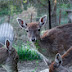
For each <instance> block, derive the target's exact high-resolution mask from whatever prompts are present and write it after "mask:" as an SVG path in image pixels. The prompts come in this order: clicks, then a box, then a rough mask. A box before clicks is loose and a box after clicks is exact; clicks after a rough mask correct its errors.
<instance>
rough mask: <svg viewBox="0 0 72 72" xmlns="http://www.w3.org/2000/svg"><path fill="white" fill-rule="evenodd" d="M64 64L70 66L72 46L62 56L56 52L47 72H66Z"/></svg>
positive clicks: (71, 62) (71, 63)
mask: <svg viewBox="0 0 72 72" xmlns="http://www.w3.org/2000/svg"><path fill="white" fill-rule="evenodd" d="M66 66H68V67H69V66H72V47H71V48H70V49H68V50H67V52H66V53H64V54H63V55H62V56H61V55H60V54H59V53H57V54H56V56H55V61H54V62H53V63H51V65H50V66H49V72H68V71H69V70H68V69H66V68H65V67H66Z"/></svg>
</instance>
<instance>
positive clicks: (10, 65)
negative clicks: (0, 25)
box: [0, 40, 18, 72]
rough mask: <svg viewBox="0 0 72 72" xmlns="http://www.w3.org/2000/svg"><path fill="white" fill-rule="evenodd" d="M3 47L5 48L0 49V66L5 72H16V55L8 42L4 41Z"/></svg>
mask: <svg viewBox="0 0 72 72" xmlns="http://www.w3.org/2000/svg"><path fill="white" fill-rule="evenodd" d="M5 46H6V47H5V48H0V65H2V67H3V68H5V69H6V70H7V72H18V69H17V63H18V54H17V52H16V50H15V49H14V48H13V47H12V45H11V43H10V41H9V40H6V42H5Z"/></svg>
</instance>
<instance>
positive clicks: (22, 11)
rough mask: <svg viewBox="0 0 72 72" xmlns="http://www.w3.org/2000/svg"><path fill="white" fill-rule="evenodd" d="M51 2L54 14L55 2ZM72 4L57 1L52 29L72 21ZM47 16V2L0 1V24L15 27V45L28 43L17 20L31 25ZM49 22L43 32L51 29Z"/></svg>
mask: <svg viewBox="0 0 72 72" xmlns="http://www.w3.org/2000/svg"><path fill="white" fill-rule="evenodd" d="M50 1H51V12H52V13H53V10H54V1H55V0H50ZM71 3H72V1H71V0H57V2H56V9H55V12H54V13H55V14H54V13H53V14H51V24H52V27H55V26H58V25H62V24H67V23H68V22H69V20H71V19H72V17H71V12H72V11H71V9H72V4H71ZM45 14H46V15H48V16H49V14H48V1H47V0H45V1H44V0H31V1H30V0H0V24H2V23H7V22H8V23H10V24H11V25H12V26H13V28H14V34H15V41H14V44H15V45H19V46H21V45H22V44H26V45H27V41H28V38H27V35H26V32H25V30H23V29H21V28H20V27H19V25H18V23H17V20H16V18H17V17H19V18H21V19H23V20H24V21H26V22H27V23H30V22H31V21H32V22H34V21H39V18H40V17H41V16H43V15H45ZM48 21H49V20H47V23H46V24H45V25H44V26H43V28H42V30H46V29H49V23H48ZM56 21H57V22H56ZM31 47H32V46H31Z"/></svg>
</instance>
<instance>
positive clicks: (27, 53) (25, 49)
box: [14, 42, 40, 60]
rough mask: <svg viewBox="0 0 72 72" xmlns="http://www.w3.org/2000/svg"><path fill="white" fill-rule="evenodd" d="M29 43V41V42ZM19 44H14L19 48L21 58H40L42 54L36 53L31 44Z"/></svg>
mask: <svg viewBox="0 0 72 72" xmlns="http://www.w3.org/2000/svg"><path fill="white" fill-rule="evenodd" d="M28 43H29V42H28ZM28 43H27V45H22V46H20V47H19V46H17V45H14V48H15V49H16V50H17V53H18V55H19V59H20V60H38V59H40V56H39V55H38V54H37V53H36V51H35V50H34V49H30V45H29V44H28Z"/></svg>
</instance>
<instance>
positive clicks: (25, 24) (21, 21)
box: [17, 18, 27, 28]
mask: <svg viewBox="0 0 72 72" xmlns="http://www.w3.org/2000/svg"><path fill="white" fill-rule="evenodd" d="M17 22H18V24H19V25H20V26H21V27H22V28H27V23H25V22H24V21H23V20H22V19H20V18H17Z"/></svg>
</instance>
